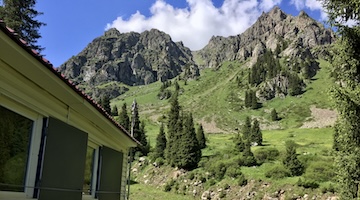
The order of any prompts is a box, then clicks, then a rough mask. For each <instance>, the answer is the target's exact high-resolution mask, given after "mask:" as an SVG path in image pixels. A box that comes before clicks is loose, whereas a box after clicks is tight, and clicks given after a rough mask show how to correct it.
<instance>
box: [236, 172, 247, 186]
mask: <svg viewBox="0 0 360 200" xmlns="http://www.w3.org/2000/svg"><path fill="white" fill-rule="evenodd" d="M237 182H238V185H239V186H245V185H246V184H247V179H246V178H245V176H244V174H241V175H240V176H239V178H238V181H237Z"/></svg>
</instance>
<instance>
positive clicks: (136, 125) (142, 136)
mask: <svg viewBox="0 0 360 200" xmlns="http://www.w3.org/2000/svg"><path fill="white" fill-rule="evenodd" d="M132 109H133V115H132V117H133V119H131V120H132V121H133V134H134V138H135V139H136V140H137V141H139V142H140V144H142V146H143V147H141V148H140V147H137V148H135V151H136V152H140V154H141V155H147V153H148V152H149V149H147V148H148V141H147V138H146V133H145V123H144V122H143V123H141V122H140V116H139V108H138V105H137V103H136V101H135V100H134V102H133V105H132Z"/></svg>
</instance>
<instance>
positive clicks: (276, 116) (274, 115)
mask: <svg viewBox="0 0 360 200" xmlns="http://www.w3.org/2000/svg"><path fill="white" fill-rule="evenodd" d="M270 115H271V121H277V120H278V119H279V117H278V114H277V112H276V110H275V108H274V109H272V110H271V113H270Z"/></svg>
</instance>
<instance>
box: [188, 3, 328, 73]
mask: <svg viewBox="0 0 360 200" xmlns="http://www.w3.org/2000/svg"><path fill="white" fill-rule="evenodd" d="M334 40H335V35H334V33H333V32H332V30H330V29H326V28H325V27H324V26H323V25H322V24H321V23H319V22H317V21H315V20H314V19H312V18H310V17H309V16H308V15H307V14H306V13H305V12H304V11H302V12H300V13H299V15H298V16H296V17H294V16H292V15H287V14H286V13H284V12H283V11H282V10H281V9H280V8H279V7H277V6H275V7H274V8H273V9H272V10H271V11H270V12H268V13H263V14H262V15H261V16H260V17H259V18H258V20H257V21H256V22H255V23H254V24H253V25H252V26H251V27H250V28H248V29H247V30H246V31H245V32H244V33H242V34H239V35H236V36H230V37H220V36H217V37H212V38H211V39H210V41H209V43H208V45H207V46H205V47H204V48H203V49H201V50H200V51H197V52H195V54H196V55H197V56H198V57H199V58H200V59H201V60H202V61H204V62H202V63H204V64H202V66H201V67H202V68H204V67H205V68H206V67H210V68H215V67H217V66H219V65H220V64H221V63H222V62H224V61H233V60H239V61H245V60H247V59H248V58H251V60H252V62H250V63H254V62H255V61H256V59H257V57H258V56H259V55H261V54H263V53H264V52H265V50H266V49H271V50H272V51H275V50H276V48H277V47H278V46H280V47H281V52H280V53H281V54H282V55H284V56H290V57H292V56H297V55H299V52H300V51H303V50H300V49H299V48H304V49H306V48H313V47H315V46H318V45H326V44H331V43H332V42H333V41H334Z"/></svg>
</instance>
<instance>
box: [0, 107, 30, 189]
mask: <svg viewBox="0 0 360 200" xmlns="http://www.w3.org/2000/svg"><path fill="white" fill-rule="evenodd" d="M32 127H33V121H32V120H30V119H28V118H26V117H24V116H21V115H19V114H17V113H15V112H13V111H11V110H8V109H6V108H4V107H2V106H0V190H2V191H17V192H23V191H24V190H25V187H24V185H25V177H26V171H27V162H28V152H29V147H30V144H29V143H30V142H29V141H30V137H31V132H32Z"/></svg>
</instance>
